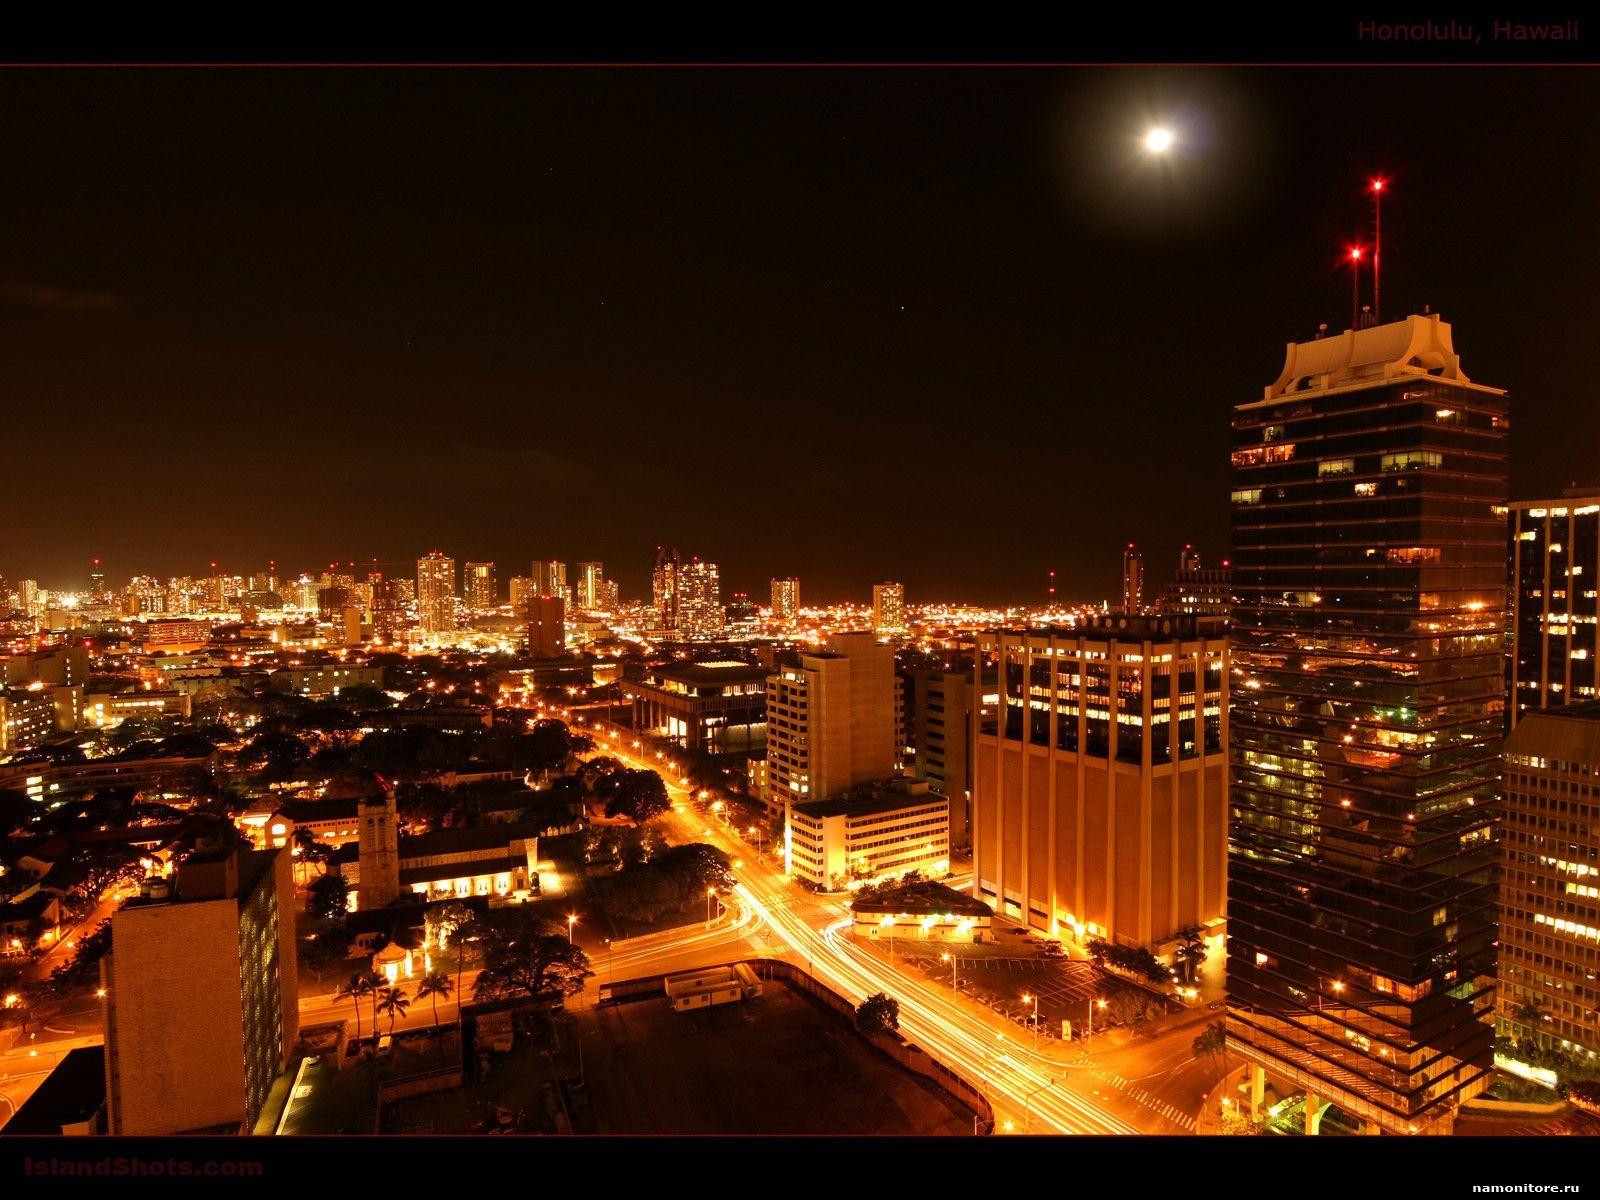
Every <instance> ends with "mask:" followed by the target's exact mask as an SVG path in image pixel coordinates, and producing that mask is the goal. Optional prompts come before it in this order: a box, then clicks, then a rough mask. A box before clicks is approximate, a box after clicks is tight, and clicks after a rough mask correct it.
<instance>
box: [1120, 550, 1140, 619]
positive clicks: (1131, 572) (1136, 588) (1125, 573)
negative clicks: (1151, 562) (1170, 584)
mask: <svg viewBox="0 0 1600 1200" xmlns="http://www.w3.org/2000/svg"><path fill="white" fill-rule="evenodd" d="M1143 609H1144V555H1143V554H1141V553H1140V552H1139V547H1137V546H1135V545H1134V544H1133V543H1132V542H1129V543H1128V546H1127V549H1125V550H1124V551H1123V552H1122V611H1123V612H1127V613H1136V612H1141V611H1143Z"/></svg>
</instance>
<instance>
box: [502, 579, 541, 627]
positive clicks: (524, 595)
mask: <svg viewBox="0 0 1600 1200" xmlns="http://www.w3.org/2000/svg"><path fill="white" fill-rule="evenodd" d="M508 586H509V588H510V595H511V615H512V616H514V617H520V616H522V615H523V614H524V613H526V612H527V611H528V602H529V601H530V600H532V599H533V598H534V596H536V595H537V594H538V593H537V592H535V591H534V590H533V576H531V575H513V576H512V577H511V579H510V582H509V584H508Z"/></svg>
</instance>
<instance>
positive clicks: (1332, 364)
mask: <svg viewBox="0 0 1600 1200" xmlns="http://www.w3.org/2000/svg"><path fill="white" fill-rule="evenodd" d="M1413 377H1414V378H1419V379H1421V378H1426V379H1434V380H1440V381H1443V382H1448V383H1455V384H1461V385H1463V386H1466V387H1472V388H1477V389H1479V390H1482V391H1486V392H1494V393H1496V394H1499V393H1500V389H1499V388H1486V387H1483V386H1482V385H1480V384H1474V383H1473V382H1472V381H1471V380H1470V379H1468V378H1467V375H1466V372H1465V371H1463V370H1462V369H1461V356H1460V355H1458V354H1457V353H1456V352H1455V346H1454V345H1453V344H1452V342H1451V337H1450V326H1449V324H1448V323H1447V322H1445V321H1443V320H1441V319H1440V317H1439V314H1438V313H1427V314H1424V315H1421V316H1418V315H1415V314H1413V315H1412V316H1409V317H1406V318H1405V319H1404V320H1400V321H1391V322H1390V323H1389V324H1387V325H1372V326H1369V327H1368V328H1366V329H1347V330H1345V331H1344V332H1343V333H1340V334H1331V335H1329V336H1328V337H1324V338H1318V339H1316V340H1315V341H1311V342H1290V343H1289V345H1288V349H1287V351H1286V352H1285V354H1284V359H1283V370H1282V371H1280V372H1279V373H1278V378H1277V379H1276V380H1274V381H1273V382H1272V383H1271V384H1269V385H1268V386H1267V388H1266V391H1265V396H1264V398H1263V399H1264V401H1265V402H1271V401H1273V400H1277V399H1280V398H1282V397H1284V396H1288V395H1293V394H1297V393H1300V392H1307V391H1313V392H1314V391H1332V390H1334V389H1337V388H1348V387H1372V386H1374V385H1377V384H1384V383H1389V382H1392V381H1394V380H1396V379H1406V378H1413Z"/></svg>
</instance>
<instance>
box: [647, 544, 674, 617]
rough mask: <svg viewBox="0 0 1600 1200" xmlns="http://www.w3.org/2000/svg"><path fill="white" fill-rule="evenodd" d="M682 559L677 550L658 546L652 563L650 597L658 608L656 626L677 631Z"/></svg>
mask: <svg viewBox="0 0 1600 1200" xmlns="http://www.w3.org/2000/svg"><path fill="white" fill-rule="evenodd" d="M680 565H681V560H680V559H679V557H678V552H677V551H676V550H669V549H667V548H666V547H664V546H657V547H656V554H655V560H654V561H653V562H652V563H651V564H650V599H651V603H652V605H654V607H655V610H656V627H657V628H659V629H668V630H673V631H676V630H677V628H678V569H679V566H680Z"/></svg>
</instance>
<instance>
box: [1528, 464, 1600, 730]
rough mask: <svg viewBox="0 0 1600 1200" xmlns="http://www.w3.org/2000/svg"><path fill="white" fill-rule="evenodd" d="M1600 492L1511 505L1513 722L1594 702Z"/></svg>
mask: <svg viewBox="0 0 1600 1200" xmlns="http://www.w3.org/2000/svg"><path fill="white" fill-rule="evenodd" d="M1596 589H1600V492H1597V491H1595V490H1592V489H1573V490H1572V492H1571V493H1569V494H1568V495H1567V496H1566V497H1564V498H1563V499H1560V500H1519V501H1517V502H1516V503H1514V504H1512V505H1511V688H1510V695H1511V724H1512V726H1513V727H1515V726H1516V724H1517V722H1518V721H1519V720H1521V719H1522V717H1523V716H1524V715H1525V714H1527V713H1529V712H1532V711H1536V710H1538V709H1542V708H1555V707H1556V706H1558V705H1562V704H1569V703H1573V702H1576V701H1579V700H1592V699H1594V698H1595V696H1596V694H1597V693H1596V691H1595V683H1596V679H1595V669H1596V668H1595V664H1596V662H1597V661H1600V625H1596V623H1595V618H1596V616H1597V614H1600V600H1597V599H1596Z"/></svg>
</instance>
